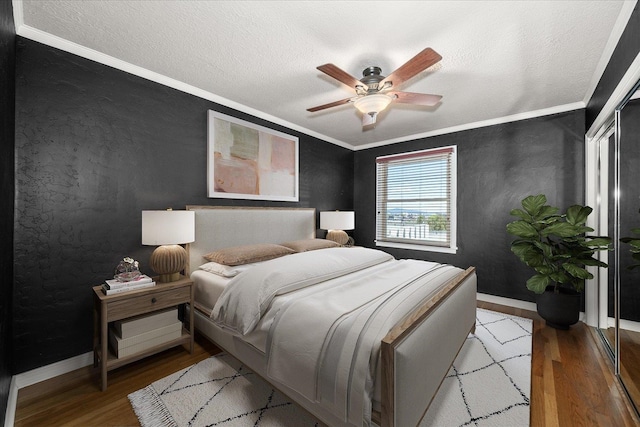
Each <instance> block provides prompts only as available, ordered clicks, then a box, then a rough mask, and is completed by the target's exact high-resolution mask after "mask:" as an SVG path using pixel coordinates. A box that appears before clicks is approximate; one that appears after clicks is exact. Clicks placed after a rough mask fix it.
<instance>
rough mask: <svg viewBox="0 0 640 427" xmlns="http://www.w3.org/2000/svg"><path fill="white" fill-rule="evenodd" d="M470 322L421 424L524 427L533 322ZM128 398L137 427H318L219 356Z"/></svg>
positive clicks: (490, 315) (489, 314) (490, 317)
mask: <svg viewBox="0 0 640 427" xmlns="http://www.w3.org/2000/svg"><path fill="white" fill-rule="evenodd" d="M476 317H477V322H476V332H475V334H472V335H469V337H468V338H467V340H466V342H465V344H464V346H463V347H462V349H461V350H460V353H459V354H458V357H457V358H456V360H455V362H454V364H453V366H452V368H451V370H450V371H449V373H448V375H447V377H446V378H445V380H444V382H443V384H442V386H441V388H440V390H439V391H438V394H437V395H436V397H435V398H434V401H433V403H432V404H431V406H430V408H429V411H428V412H427V414H426V415H425V417H424V419H423V421H422V423H421V424H420V427H449V426H467V425H471V426H510V427H520V426H528V425H529V396H530V394H529V393H530V388H531V386H530V384H531V331H532V321H531V320H529V319H523V318H521V317H516V316H508V315H505V314H501V313H496V312H493V311H487V310H482V309H478V310H477V315H476ZM129 400H130V402H131V405H132V406H133V409H134V411H135V413H136V415H137V416H138V419H139V421H140V424H141V425H142V426H143V427H152V426H154V427H155V426H225V427H241V426H262V427H268V426H283V427H289V426H290V427H300V426H320V425H323V424H322V423H320V422H318V421H317V420H316V419H314V418H313V417H312V416H311V415H309V414H308V413H307V412H306V411H304V410H303V409H301V408H300V407H298V406H297V405H296V404H295V403H292V402H291V401H290V400H289V399H287V397H286V396H284V395H282V394H281V393H279V392H278V391H276V390H274V389H273V388H272V387H271V386H270V385H268V384H267V383H266V382H264V381H263V380H262V379H261V378H260V377H258V376H257V375H255V374H254V373H253V372H251V371H250V370H248V369H247V368H246V367H245V366H244V365H243V364H242V363H240V362H239V361H237V360H236V359H235V358H233V357H231V356H230V355H227V354H224V353H223V354H218V355H216V356H212V357H210V358H209V359H206V360H203V361H202V362H199V363H197V364H195V365H193V366H191V367H189V368H186V369H183V370H181V371H179V372H176V373H175V374H172V375H169V376H168V377H166V378H163V379H161V380H158V381H156V382H154V383H153V384H151V385H149V386H147V387H145V388H144V389H142V390H138V391H136V392H134V393H132V394H130V395H129Z"/></svg>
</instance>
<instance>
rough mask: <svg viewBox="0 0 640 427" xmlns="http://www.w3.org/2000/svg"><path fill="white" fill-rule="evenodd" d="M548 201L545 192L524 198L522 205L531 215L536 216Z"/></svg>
mask: <svg viewBox="0 0 640 427" xmlns="http://www.w3.org/2000/svg"><path fill="white" fill-rule="evenodd" d="M545 203H547V197H546V196H545V195H544V194H538V195H537V196H528V197H525V198H524V199H523V200H522V207H523V208H524V210H525V211H527V213H528V214H529V215H531V216H536V215H538V213H539V212H540V209H541V208H542V207H543V206H544V204H545Z"/></svg>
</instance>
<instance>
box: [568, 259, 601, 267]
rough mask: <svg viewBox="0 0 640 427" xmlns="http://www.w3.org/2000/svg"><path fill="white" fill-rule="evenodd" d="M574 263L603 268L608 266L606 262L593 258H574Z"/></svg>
mask: <svg viewBox="0 0 640 427" xmlns="http://www.w3.org/2000/svg"><path fill="white" fill-rule="evenodd" d="M576 264H582V265H591V266H594V267H604V268H607V267H608V266H609V265H608V264H607V263H606V262H603V261H600V260H597V259H595V258H578V259H577V260H576Z"/></svg>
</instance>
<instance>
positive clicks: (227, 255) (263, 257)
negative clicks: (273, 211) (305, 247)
mask: <svg viewBox="0 0 640 427" xmlns="http://www.w3.org/2000/svg"><path fill="white" fill-rule="evenodd" d="M292 253H295V251H294V250H293V249H289V248H286V247H284V246H281V245H275V244H272V243H259V244H255V245H242V246H233V247H229V248H224V249H220V250H217V251H214V252H210V253H208V254H206V255H204V258H205V259H206V260H207V261H212V262H217V263H218V264H224V265H241V264H249V263H252V262H259V261H267V260H269V259H273V258H278V257H281V256H283V255H289V254H292Z"/></svg>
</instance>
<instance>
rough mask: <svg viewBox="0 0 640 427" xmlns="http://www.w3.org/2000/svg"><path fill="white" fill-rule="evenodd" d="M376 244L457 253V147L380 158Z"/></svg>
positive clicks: (378, 167) (378, 166) (378, 164)
mask: <svg viewBox="0 0 640 427" xmlns="http://www.w3.org/2000/svg"><path fill="white" fill-rule="evenodd" d="M376 169H377V170H376V175H377V182H376V203H377V206H376V212H377V218H376V245H377V246H387V247H396V248H406V249H417V250H424V251H436V252H447V253H455V252H456V147H455V146H450V147H442V148H437V149H432V150H423V151H414V152H410V153H402V154H394V155H391V156H384V157H378V158H376Z"/></svg>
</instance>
